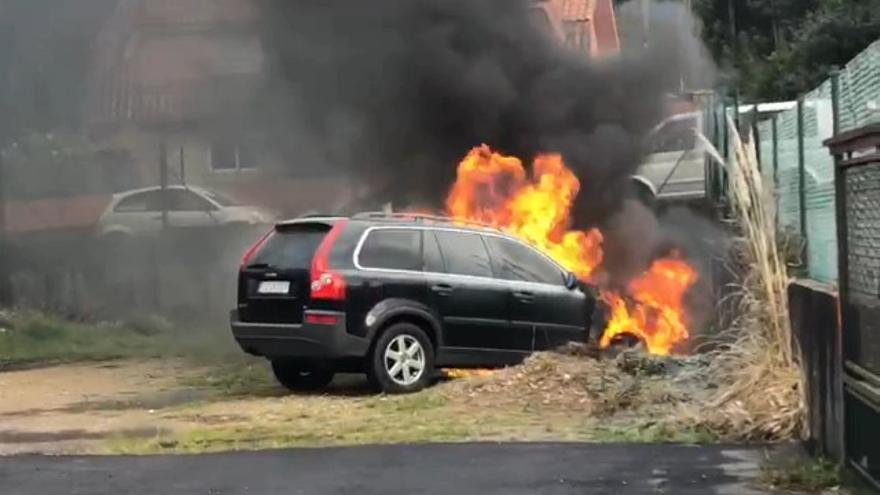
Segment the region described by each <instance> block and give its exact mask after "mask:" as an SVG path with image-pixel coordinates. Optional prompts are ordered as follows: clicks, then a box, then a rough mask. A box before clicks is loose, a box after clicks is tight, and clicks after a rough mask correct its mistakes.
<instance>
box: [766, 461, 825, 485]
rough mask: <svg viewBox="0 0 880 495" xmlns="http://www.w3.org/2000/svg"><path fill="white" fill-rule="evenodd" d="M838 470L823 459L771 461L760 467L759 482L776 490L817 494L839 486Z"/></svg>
mask: <svg viewBox="0 0 880 495" xmlns="http://www.w3.org/2000/svg"><path fill="white" fill-rule="evenodd" d="M840 478H841V477H840V468H839V466H838V465H837V464H834V463H832V462H829V461H827V460H824V459H793V460H791V459H789V460H785V461H773V462H769V463H767V464H766V465H764V466H762V467H761V482H762V483H764V484H765V485H768V486H771V487H773V488H775V489H778V490H788V491H797V492H807V493H819V492H821V491H823V490H826V489H829V488H834V487H837V486H839V485H840Z"/></svg>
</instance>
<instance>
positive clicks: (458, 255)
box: [434, 230, 492, 277]
mask: <svg viewBox="0 0 880 495" xmlns="http://www.w3.org/2000/svg"><path fill="white" fill-rule="evenodd" d="M434 235H435V236H436V237H437V242H438V244H439V245H440V252H441V253H442V256H443V260H444V261H445V262H446V273H451V274H455V275H471V276H475V277H491V276H492V265H491V263H490V262H489V253H488V252H487V251H486V246H485V244H484V243H483V239H482V236H481V235H480V234H476V233H470V232H456V231H449V230H437V231H435V232H434Z"/></svg>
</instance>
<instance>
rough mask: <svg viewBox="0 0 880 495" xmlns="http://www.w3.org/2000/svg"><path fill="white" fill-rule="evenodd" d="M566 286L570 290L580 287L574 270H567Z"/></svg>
mask: <svg viewBox="0 0 880 495" xmlns="http://www.w3.org/2000/svg"><path fill="white" fill-rule="evenodd" d="M565 287H566V288H568V290H574V289H576V288H577V287H578V278H577V275H575V274H574V273H572V272H565Z"/></svg>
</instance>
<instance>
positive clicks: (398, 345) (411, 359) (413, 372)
mask: <svg viewBox="0 0 880 495" xmlns="http://www.w3.org/2000/svg"><path fill="white" fill-rule="evenodd" d="M368 359H369V361H368V363H367V377H368V378H369V380H370V384H371V385H372V386H373V388H374V389H376V390H378V391H380V392H385V393H389V394H407V393H412V392H418V391H419V390H421V389H423V388H425V387H426V386H427V385H428V383H429V382H430V381H431V378H432V377H433V376H434V345H433V344H431V339H429V338H428V336H427V335H426V334H425V331H424V330H422V329H421V328H419V327H418V326H417V325H414V324H412V323H396V324H394V325H391V326H390V327H388V328H387V329H386V330H385V331H384V332H382V334H381V335H379V337H378V338H377V339H376V341H375V342H374V344H373V346H372V348H371V351H370V354H369V356H368Z"/></svg>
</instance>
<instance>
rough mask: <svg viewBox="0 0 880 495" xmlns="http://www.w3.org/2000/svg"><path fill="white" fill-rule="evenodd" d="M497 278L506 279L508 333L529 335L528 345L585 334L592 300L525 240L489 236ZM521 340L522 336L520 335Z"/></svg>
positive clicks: (543, 344) (583, 337)
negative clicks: (508, 313) (570, 286)
mask: <svg viewBox="0 0 880 495" xmlns="http://www.w3.org/2000/svg"><path fill="white" fill-rule="evenodd" d="M486 240H487V242H488V244H489V247H490V249H491V252H492V260H493V262H494V263H495V271H496V274H497V276H498V278H501V279H504V280H506V281H508V284H509V286H510V291H509V295H508V297H509V305H510V323H511V332H512V333H513V334H516V335H520V336H522V335H528V336H529V337H530V339H529V340H530V342H529V347H528V348H529V350H544V349H552V348H554V347H559V346H560V345H563V344H565V343H566V342H571V341H580V342H585V341H586V339H587V333H588V328H587V325H588V323H589V319H590V314H589V313H590V311H591V310H592V305H591V304H589V301H588V298H587V296H586V294H584V293H583V292H581V291H580V290H579V289H576V288H575V289H570V288H568V287H566V284H565V272H564V271H563V270H562V269H561V268H560V267H559V266H557V265H556V263H554V262H552V261H550V259H548V258H547V257H546V256H544V255H543V254H541V253H539V252H537V251H536V250H534V249H533V248H531V247H529V246H526V245H525V244H523V243H521V242H519V241H515V240H513V239H508V238H504V237H499V236H487V237H486ZM520 340H522V339H520Z"/></svg>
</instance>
